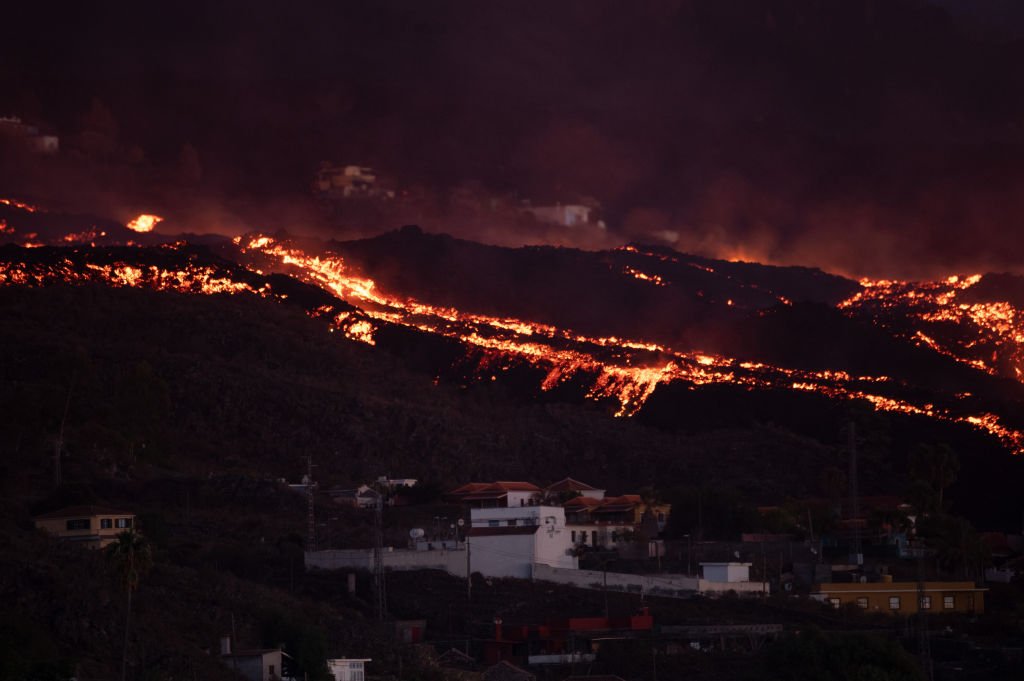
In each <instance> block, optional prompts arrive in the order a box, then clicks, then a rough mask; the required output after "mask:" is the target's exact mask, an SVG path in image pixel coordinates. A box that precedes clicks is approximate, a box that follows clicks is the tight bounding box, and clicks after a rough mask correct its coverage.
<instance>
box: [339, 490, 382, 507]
mask: <svg viewBox="0 0 1024 681" xmlns="http://www.w3.org/2000/svg"><path fill="white" fill-rule="evenodd" d="M327 494H328V495H329V496H330V497H331V500H332V501H333V502H334V503H336V504H341V505H342V506H352V507H354V508H376V507H377V504H379V503H380V492H378V491H377V490H375V489H373V488H372V487H370V486H369V485H360V486H359V487H355V488H353V489H341V488H338V487H335V488H333V489H330V490H327Z"/></svg>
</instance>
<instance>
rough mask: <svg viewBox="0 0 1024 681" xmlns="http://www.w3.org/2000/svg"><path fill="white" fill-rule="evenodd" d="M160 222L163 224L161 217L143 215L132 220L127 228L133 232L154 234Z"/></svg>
mask: <svg viewBox="0 0 1024 681" xmlns="http://www.w3.org/2000/svg"><path fill="white" fill-rule="evenodd" d="M158 222H163V218H162V217H160V216H159V215H148V214H146V213H143V214H142V215H139V216H138V217H136V218H134V219H132V220H130V221H129V222H128V223H127V224H125V227H127V228H128V229H130V230H132V231H133V232H143V233H145V232H152V231H153V228H154V227H156V225H157V223H158Z"/></svg>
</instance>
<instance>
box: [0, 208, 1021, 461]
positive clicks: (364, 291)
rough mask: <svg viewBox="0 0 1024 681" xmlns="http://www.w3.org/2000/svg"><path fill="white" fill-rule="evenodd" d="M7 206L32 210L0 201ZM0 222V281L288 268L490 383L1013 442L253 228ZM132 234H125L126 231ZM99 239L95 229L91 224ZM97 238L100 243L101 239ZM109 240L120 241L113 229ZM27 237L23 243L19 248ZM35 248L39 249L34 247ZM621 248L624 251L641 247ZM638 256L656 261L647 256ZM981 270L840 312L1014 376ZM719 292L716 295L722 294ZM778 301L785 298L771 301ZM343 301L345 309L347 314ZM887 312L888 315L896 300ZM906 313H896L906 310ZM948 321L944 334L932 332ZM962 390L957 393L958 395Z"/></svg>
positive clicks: (258, 277)
mask: <svg viewBox="0 0 1024 681" xmlns="http://www.w3.org/2000/svg"><path fill="white" fill-rule="evenodd" d="M0 203H2V204H4V205H7V206H15V207H23V210H26V211H27V210H36V209H35V208H34V207H32V206H28V205H26V204H21V203H19V202H14V201H13V200H10V199H3V200H0ZM157 222H159V218H157V217H156V216H140V218H137V219H136V220H135V221H132V223H129V224H128V225H127V226H126V227H127V230H126V234H132V233H136V232H138V231H141V230H140V228H141V229H143V230H146V231H148V230H151V229H152V228H153V226H154V225H156V223H157ZM5 229H6V231H4V232H3V234H4V235H5V236H7V237H8V238H9V240H10V241H12V242H14V243H16V244H18V245H16V246H14V245H10V246H6V247H4V248H3V249H0V286H15V285H18V286H44V285H52V284H57V283H72V284H74V283H88V282H93V283H96V282H102V283H105V284H107V285H110V286H118V287H145V288H151V289H156V290H168V291H178V292H183V293H194V294H200V293H204V294H244V295H256V296H262V297H265V298H270V299H279V300H280V299H284V298H286V296H285V295H284V294H281V293H277V292H275V291H274V290H273V287H272V286H271V284H270V282H269V280H268V278H267V277H266V276H265V275H264V272H265V271H270V272H275V273H283V274H288V275H290V276H292V277H294V278H296V279H298V280H300V281H302V282H304V283H306V284H310V285H313V286H316V287H318V288H320V289H322V290H324V291H326V292H328V293H329V294H331V296H333V297H334V298H336V299H338V300H339V301H344V302H345V303H348V305H343V304H340V303H339V304H337V305H329V304H328V305H320V306H318V307H316V308H315V309H309V310H307V312H308V313H309V314H310V315H311V316H313V317H315V318H317V319H322V320H324V321H326V322H327V323H328V324H329V326H330V329H331V330H332V331H337V332H340V333H341V334H343V335H344V336H346V337H347V338H349V339H352V340H354V341H358V342H362V343H366V344H369V345H374V344H375V343H376V338H375V337H376V335H377V333H378V331H379V330H380V329H381V328H382V327H384V326H386V325H399V326H402V327H407V328H411V329H416V330H419V331H421V332H425V333H429V334H437V335H440V336H444V337H447V338H450V339H454V340H457V341H459V342H461V343H463V344H464V345H465V346H466V347H467V348H469V349H471V350H472V351H474V352H473V353H472V354H473V355H474V356H475V357H478V358H479V359H477V360H476V362H477V363H476V374H477V376H478V378H479V379H481V380H495V379H496V377H497V376H498V375H499V374H500V372H502V371H507V370H508V369H509V368H510V367H511V366H513V365H514V364H515V363H520V362H528V363H529V364H531V365H533V366H535V367H538V368H539V369H541V370H542V371H543V372H544V375H545V377H544V379H543V382H542V385H541V388H542V389H544V390H551V389H553V388H555V387H557V386H559V385H561V384H563V383H565V382H567V381H570V380H573V381H577V382H582V383H583V384H584V385H586V386H588V387H587V397H589V398H591V399H594V400H602V401H603V400H609V399H611V400H614V403H615V404H616V405H617V408H616V413H617V415H619V416H631V415H633V414H635V413H636V412H637V411H638V410H639V409H640V408H641V407H642V406H643V405H644V403H645V402H646V400H647V399H648V398H649V397H650V396H651V394H652V393H653V392H654V390H655V389H656V388H657V387H658V386H659V385H662V384H667V383H670V382H674V381H677V382H681V383H682V384H683V385H686V386H689V387H697V386H701V385H707V384H713V383H727V384H733V385H737V386H742V387H745V388H747V389H750V390H754V389H763V388H774V389H787V390H794V391H810V392H814V393H818V394H822V395H825V396H828V397H830V398H835V399H845V400H864V401H866V402H868V403H870V404H871V405H873V407H874V408H875V409H878V410H883V411H892V412H901V413H905V414H913V415H919V416H924V417H929V418H932V419H937V420H944V421H951V422H960V423H964V424H969V425H970V426H973V427H975V428H977V429H980V430H983V431H986V432H988V433H990V434H991V435H993V436H995V437H997V438H999V440H1001V441H1002V442H1003V444H1004V445H1006V446H1007V447H1008V448H1010V449H1011V450H1012V451H1014V452H1017V453H1020V452H1022V451H1024V434H1022V433H1021V432H1019V431H1017V430H1014V429H1012V428H1009V427H1007V426H1006V425H1005V424H1004V423H1003V422H1002V420H1001V419H1000V417H999V416H997V415H995V414H992V413H986V412H980V413H970V412H969V411H968V410H966V409H963V410H956V409H953V408H940V407H938V406H936V405H933V404H929V403H913V402H910V401H907V400H906V399H900V398H897V397H895V396H894V395H895V394H897V393H899V392H900V390H899V387H900V386H899V385H897V383H898V382H897V381H895V380H894V379H892V378H890V377H887V376H882V375H876V376H870V375H867V376H855V375H850V374H849V373H847V372H844V371H807V370H800V369H793V368H786V367H781V366H771V365H768V364H765V363H760V362H750V361H740V360H738V359H735V358H730V357H726V356H722V355H719V354H714V353H708V352H699V351H694V350H682V349H675V348H671V347H667V346H665V345H663V344H658V343H652V342H647V341H644V340H641V339H636V338H618V337H595V336H589V335H583V334H578V333H575V332H573V331H572V330H570V329H565V328H557V327H554V326H550V325H546V324H538V323H533V322H530V321H526V320H522V319H513V318H504V317H490V316H485V315H480V314H473V313H469V312H462V311H460V310H457V309H454V308H451V307H437V306H433V305H429V304H427V303H424V302H420V301H417V300H415V299H412V298H408V297H403V296H397V295H390V294H388V293H387V292H386V291H382V290H380V288H379V287H378V286H377V285H376V283H375V282H374V281H373V280H372V279H370V278H367V277H365V276H362V275H361V274H360V273H358V272H355V271H353V270H352V269H350V268H349V267H348V266H346V263H345V261H344V260H343V259H342V258H341V257H340V256H337V255H335V254H331V253H329V252H322V253H319V254H313V253H309V252H306V251H304V250H303V249H302V248H300V247H299V246H298V245H296V243H295V242H291V241H287V240H281V239H278V238H275V237H271V236H267V235H259V234H255V235H247V236H245V237H236V238H235V240H234V249H235V254H236V255H237V260H238V262H237V263H236V262H229V261H224V260H221V259H219V258H213V257H207V258H206V259H203V258H201V257H198V256H197V255H196V251H195V250H193V249H191V247H190V246H189V245H188V244H185V243H184V242H175V243H167V244H163V245H160V246H153V247H147V248H142V247H134V248H130V247H126V246H123V245H122V246H112V247H103V246H100V247H97V246H95V243H96V239H97V238H98V235H97V233H96V232H89V231H88V230H87V231H86V232H82V233H79V234H70V233H69V234H62V235H59V236H58V237H53V238H51V239H50V240H49V242H47V243H45V244H42V243H39V242H38V240H37V239H36V235H34V234H33V235H32V238H29V237H28V235H25V234H23V235H17V234H13V230H11V229H10V228H6V227H5ZM132 230H134V231H132ZM102 236H103V238H109V237H108V235H107V234H106V233H105V232H104V233H103V234H102ZM108 243H109V242H108ZM120 243H122V244H124V243H131V242H128V241H127V238H125V239H123V240H122V241H121V242H120ZM29 246H31V247H34V248H32V249H31V250H28V249H27V247H29ZM40 246H45V247H43V248H40ZM627 248H631V249H632V252H633V254H637V255H644V254H642V253H639V252H637V251H636V249H635V248H632V247H627ZM651 257H658V258H664V257H665V256H664V255H662V254H659V255H657V256H655V255H653V254H652V255H651ZM623 275H624V276H628V277H632V278H635V279H639V280H642V281H645V282H648V283H650V284H651V285H656V286H664V285H666V282H665V281H663V280H662V279H661V278H660V277H658V276H657V275H653V274H650V275H649V274H645V273H644V272H643V271H642V270H640V269H638V268H633V267H630V268H628V269H627V270H626V271H625V272H623ZM980 279H981V277H980V276H979V275H974V276H970V277H950V278H948V279H945V280H942V281H937V282H925V283H910V282H897V281H867V280H865V281H862V282H861V286H860V289H859V291H858V292H857V293H856V294H855V295H853V296H852V297H850V298H848V299H847V300H845V301H843V302H842V303H840V304H839V307H840V308H841V309H842V310H844V311H845V312H846V313H848V314H864V315H870V316H871V318H872V319H873V320H874V321H875V322H876V323H877V324H879V325H881V326H883V327H885V328H887V329H888V330H889V331H890V332H891V333H893V334H894V335H897V336H902V337H905V338H906V340H908V341H910V342H913V343H916V344H919V345H924V346H927V347H929V348H930V349H932V350H934V351H936V352H939V353H941V354H943V355H947V356H950V357H952V358H954V359H956V360H957V361H959V362H963V363H964V364H967V365H969V366H970V367H972V368H974V369H977V370H980V371H984V372H987V373H990V374H996V373H999V372H1005V371H1006V369H1007V367H1008V366H1009V367H1010V369H1009V370H1010V371H1011V372H1016V376H1017V377H1018V378H1019V377H1020V376H1021V367H1022V366H1024V364H1022V361H1021V360H1022V357H1024V355H1022V354H1021V350H1022V347H1024V324H1022V321H1021V315H1020V314H1019V311H1018V310H1017V309H1016V308H1014V307H1013V306H1012V305H1010V304H1009V303H983V302H969V301H968V300H965V299H964V295H965V294H966V292H968V291H969V290H970V289H971V287H973V286H975V285H976V284H977V283H978V281H979V280H980ZM731 302H732V301H729V303H730V304H731ZM779 302H780V303H781V304H789V301H787V300H785V299H782V298H779ZM351 307H355V308H356V309H355V310H353V309H351ZM897 309H899V310H900V312H899V314H897V313H896V310H897ZM908 310H909V311H910V314H909V317H908V314H907V311H908ZM951 325H952V326H954V327H955V328H956V329H958V333H957V334H953V335H952V336H951V335H950V334H948V333H946V334H942V337H943V338H947V339H948V338H953V339H954V340H952V341H948V340H947V341H945V342H939V341H938V340H936V338H937V337H938V336H939V334H934V333H929V331H930V330H931V329H932V328H933V327H934V328H939V327H943V328H945V327H949V326H951ZM969 397H970V395H969V394H962V395H958V396H957V398H959V399H964V400H966V399H967V398H969Z"/></svg>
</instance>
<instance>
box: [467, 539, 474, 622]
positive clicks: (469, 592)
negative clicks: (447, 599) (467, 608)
mask: <svg viewBox="0 0 1024 681" xmlns="http://www.w3.org/2000/svg"><path fill="white" fill-rule="evenodd" d="M472 601H473V568H472V567H471V563H470V559H469V530H466V603H467V604H468V603H471V602H472Z"/></svg>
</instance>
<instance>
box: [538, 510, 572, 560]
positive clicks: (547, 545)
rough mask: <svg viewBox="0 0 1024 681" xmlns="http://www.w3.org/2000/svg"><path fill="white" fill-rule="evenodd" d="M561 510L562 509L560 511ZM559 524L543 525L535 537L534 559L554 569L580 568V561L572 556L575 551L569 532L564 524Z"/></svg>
mask: <svg viewBox="0 0 1024 681" xmlns="http://www.w3.org/2000/svg"><path fill="white" fill-rule="evenodd" d="M559 510H561V509H559ZM562 520H563V522H562V524H558V523H557V522H554V523H550V524H542V525H541V526H540V529H538V530H537V533H536V534H535V535H533V536H534V542H535V543H534V546H535V551H534V558H533V561H534V562H535V563H542V564H544V565H550V566H552V567H560V568H570V569H576V568H578V567H579V559H578V558H576V556H573V555H571V551H572V549H573V545H572V540H571V539H570V536H571V535H570V534H569V530H568V529H567V528H566V526H565V523H564V520H565V518H564V515H563V517H562Z"/></svg>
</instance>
